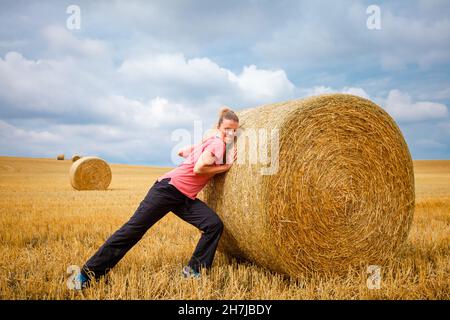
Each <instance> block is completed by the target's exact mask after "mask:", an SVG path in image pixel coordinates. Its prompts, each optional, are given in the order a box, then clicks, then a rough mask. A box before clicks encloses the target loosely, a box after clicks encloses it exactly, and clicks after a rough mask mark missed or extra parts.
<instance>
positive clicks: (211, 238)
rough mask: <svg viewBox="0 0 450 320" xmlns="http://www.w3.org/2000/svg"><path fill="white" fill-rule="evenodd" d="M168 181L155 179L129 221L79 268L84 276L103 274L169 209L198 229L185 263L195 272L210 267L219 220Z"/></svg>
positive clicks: (97, 276) (202, 204) (197, 200)
mask: <svg viewBox="0 0 450 320" xmlns="http://www.w3.org/2000/svg"><path fill="white" fill-rule="evenodd" d="M169 181H170V178H165V179H162V180H161V181H159V182H158V181H157V180H156V181H155V183H154V184H153V186H152V187H151V188H150V190H149V191H148V193H147V195H146V196H145V198H144V200H142V201H141V203H140V205H139V207H138V208H137V210H136V212H135V213H134V215H133V216H132V217H131V218H130V220H129V221H128V222H126V223H125V224H124V225H123V226H122V227H121V228H120V229H118V230H117V231H116V232H115V233H114V234H112V235H111V236H110V237H109V238H108V239H107V240H106V242H105V243H104V244H103V245H102V246H101V247H100V248H99V249H98V251H97V252H96V253H95V254H94V255H93V256H92V257H91V258H90V259H89V260H88V261H87V262H86V263H85V265H84V266H83V268H82V273H83V274H84V275H85V276H88V275H90V276H94V277H95V278H97V279H98V278H99V277H100V276H102V275H105V274H106V273H107V272H108V271H109V270H110V269H111V268H112V267H114V266H115V265H116V264H117V263H118V262H119V261H120V259H122V258H123V256H124V255H125V254H126V253H127V252H128V250H130V249H131V248H132V247H133V246H134V245H135V244H136V243H137V242H138V241H139V240H140V239H141V238H142V237H143V236H144V234H145V233H146V231H147V230H148V229H149V228H150V227H151V226H153V225H154V224H155V223H156V222H157V221H158V220H159V219H161V218H162V217H164V216H165V215H166V214H167V213H168V212H169V211H172V212H173V213H174V214H176V215H177V216H178V217H180V218H181V219H183V220H184V221H186V222H188V223H190V224H192V225H194V226H196V227H197V228H198V229H200V230H201V231H202V235H201V237H200V240H199V242H198V244H197V247H196V248H195V251H194V253H193V255H192V257H191V259H190V261H189V263H188V265H189V266H190V267H192V268H193V269H194V270H195V271H197V272H198V271H199V270H200V268H202V267H204V268H210V267H211V265H212V262H213V259H214V254H215V252H216V248H217V245H218V243H219V239H220V236H221V235H222V231H223V223H222V221H221V220H220V218H219V216H218V215H217V214H216V213H215V212H214V211H213V210H212V209H211V208H209V207H208V206H207V205H206V204H205V203H204V202H203V201H201V200H200V199H195V200H192V199H190V198H189V197H187V196H185V195H184V194H183V193H181V192H180V191H179V190H178V189H177V188H176V187H175V186H173V185H171V184H169Z"/></svg>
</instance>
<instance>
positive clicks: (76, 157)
mask: <svg viewBox="0 0 450 320" xmlns="http://www.w3.org/2000/svg"><path fill="white" fill-rule="evenodd" d="M78 159H81V156H79V155H77V154H74V155H73V156H72V162H75V161H77V160H78Z"/></svg>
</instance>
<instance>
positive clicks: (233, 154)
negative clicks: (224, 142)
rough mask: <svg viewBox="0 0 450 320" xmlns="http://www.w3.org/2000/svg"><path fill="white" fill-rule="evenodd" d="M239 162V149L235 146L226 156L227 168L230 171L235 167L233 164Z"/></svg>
mask: <svg viewBox="0 0 450 320" xmlns="http://www.w3.org/2000/svg"><path fill="white" fill-rule="evenodd" d="M236 160H237V148H236V145H233V148H232V149H231V150H230V151H228V153H227V155H226V163H225V166H226V167H227V168H228V170H229V169H230V168H231V167H232V166H233V163H234V162H235V161H236Z"/></svg>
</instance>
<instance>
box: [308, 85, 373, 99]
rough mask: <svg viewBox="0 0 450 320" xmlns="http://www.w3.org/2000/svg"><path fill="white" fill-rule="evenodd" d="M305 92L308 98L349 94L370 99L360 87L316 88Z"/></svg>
mask: <svg viewBox="0 0 450 320" xmlns="http://www.w3.org/2000/svg"><path fill="white" fill-rule="evenodd" d="M303 92H304V94H305V95H306V96H315V95H320V94H325V93H347V94H352V95H355V96H360V97H362V98H366V99H370V98H369V95H368V94H367V93H366V91H365V90H364V89H363V88H358V87H344V88H342V89H334V88H332V87H326V86H315V87H313V88H308V89H306V90H303Z"/></svg>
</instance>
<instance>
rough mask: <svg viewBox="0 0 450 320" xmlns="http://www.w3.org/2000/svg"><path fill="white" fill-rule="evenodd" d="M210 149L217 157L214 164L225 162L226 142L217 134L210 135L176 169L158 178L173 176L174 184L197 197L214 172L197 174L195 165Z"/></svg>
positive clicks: (184, 192) (185, 192) (183, 191)
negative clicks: (204, 152)
mask: <svg viewBox="0 0 450 320" xmlns="http://www.w3.org/2000/svg"><path fill="white" fill-rule="evenodd" d="M205 150H208V151H210V152H211V153H212V154H213V156H214V157H215V158H216V161H215V163H214V164H213V165H221V164H223V163H224V161H223V156H224V154H225V142H224V141H223V140H222V139H220V138H219V137H217V136H213V137H209V138H208V139H206V140H204V141H203V142H202V143H199V144H197V145H195V146H194V148H193V149H192V152H191V153H190V154H189V155H188V156H187V158H186V160H184V162H183V163H181V164H180V165H179V166H178V167H176V168H175V169H172V170H171V171H169V172H167V173H165V174H164V175H162V176H161V177H159V178H158V181H161V180H162V179H164V178H171V179H170V182H169V183H170V184H172V185H174V186H175V187H176V188H177V189H178V190H180V191H181V193H183V194H184V195H186V196H187V197H189V198H191V199H193V200H194V199H195V197H196V196H197V193H199V192H200V191H201V190H202V189H203V187H204V186H205V185H206V184H207V183H208V181H209V179H210V178H211V177H213V176H214V174H201V175H199V174H195V173H194V166H195V164H196V163H197V160H198V158H199V157H200V155H201V154H202V153H203V151H205Z"/></svg>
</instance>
